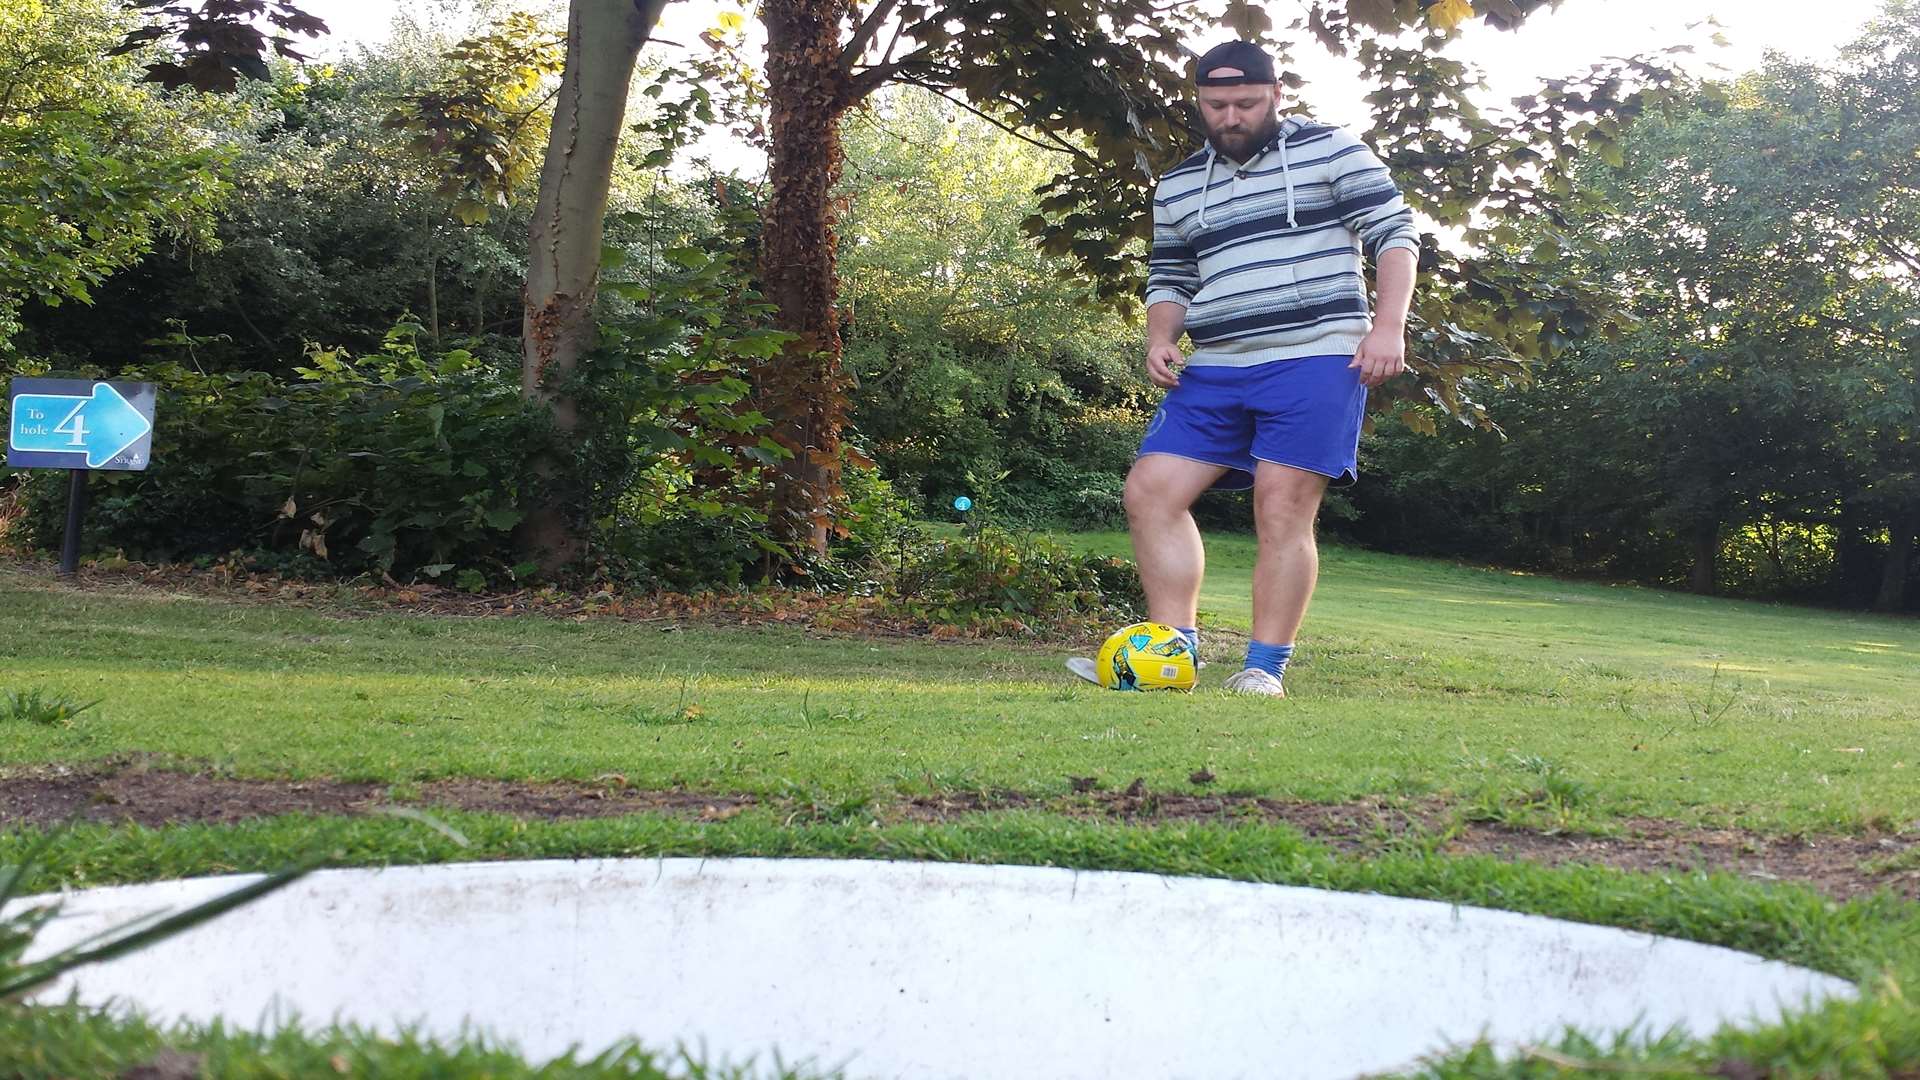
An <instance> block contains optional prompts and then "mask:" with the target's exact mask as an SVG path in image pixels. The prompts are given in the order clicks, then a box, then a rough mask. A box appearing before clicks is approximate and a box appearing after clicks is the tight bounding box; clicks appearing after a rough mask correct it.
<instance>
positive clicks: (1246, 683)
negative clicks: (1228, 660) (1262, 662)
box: [1225, 668, 1287, 697]
mask: <svg viewBox="0 0 1920 1080" xmlns="http://www.w3.org/2000/svg"><path fill="white" fill-rule="evenodd" d="M1225 689H1226V690H1227V691H1228V692H1229V693H1234V694H1258V695H1260V696H1262V697H1286V696H1287V691H1286V688H1285V687H1283V686H1281V685H1280V680H1279V679H1277V678H1275V677H1274V676H1273V674H1272V673H1271V672H1266V671H1262V670H1260V669H1259V668H1242V669H1240V670H1239V671H1236V672H1234V673H1233V674H1231V675H1229V676H1227V684H1226V686H1225Z"/></svg>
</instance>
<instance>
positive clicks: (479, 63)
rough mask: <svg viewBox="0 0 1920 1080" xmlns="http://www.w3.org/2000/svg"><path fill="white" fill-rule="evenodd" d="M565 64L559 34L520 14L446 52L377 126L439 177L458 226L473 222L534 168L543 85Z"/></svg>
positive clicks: (545, 98) (542, 129) (504, 200)
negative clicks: (430, 77) (430, 79)
mask: <svg viewBox="0 0 1920 1080" xmlns="http://www.w3.org/2000/svg"><path fill="white" fill-rule="evenodd" d="M565 65H566V38H565V36H564V35H563V34H559V33H556V32H555V31H554V30H552V29H550V28H548V27H545V26H542V25H541V23H540V20H538V19H536V18H534V17H533V16H532V15H529V14H527V13H525V12H519V11H516V12H512V13H510V14H508V15H506V16H505V17H503V18H502V19H500V20H499V21H498V22H496V23H495V24H494V25H493V26H492V27H490V28H489V29H488V30H487V32H486V33H484V34H479V35H476V36H474V37H471V38H468V39H466V40H464V41H462V42H460V43H459V44H458V45H456V46H454V47H453V49H451V50H449V51H448V53H447V54H446V56H445V58H444V59H443V61H442V63H441V65H440V72H439V74H438V76H437V78H436V79H435V81H434V83H433V84H432V85H431V86H428V87H426V88H425V89H423V90H420V91H418V92H416V93H413V94H410V95H408V96H406V97H405V98H403V99H402V100H401V102H400V103H399V104H398V105H396V106H395V107H394V109H393V111H392V112H391V113H389V114H388V115H387V117H386V118H385V120H384V121H383V123H384V126H386V127H389V128H396V129H400V130H404V131H407V132H409V133H411V146H412V148H413V151H414V153H415V154H417V155H418V156H419V157H420V158H421V159H422V160H424V161H428V162H431V163H433V164H434V165H435V166H436V169H435V171H436V172H437V173H438V174H439V177H440V183H439V188H438V191H439V194H440V195H441V197H443V198H445V199H448V200H451V201H452V203H453V215H454V217H456V218H458V219H459V221H460V223H461V224H463V225H478V224H480V223H482V222H484V221H486V220H487V217H488V215H489V214H490V213H492V212H493V211H494V210H495V209H496V208H504V207H506V206H507V205H508V200H509V196H510V195H511V194H512V193H514V192H515V191H517V190H519V189H520V188H521V187H522V186H523V185H525V184H526V183H527V182H528V181H529V180H530V179H531V178H532V177H533V175H534V174H535V172H536V171H537V170H538V168H539V165H540V160H541V156H542V155H543V153H544V152H545V150H546V144H545V139H544V136H545V135H546V133H547V131H548V129H549V128H551V127H552V121H551V119H550V118H549V116H548V114H547V108H546V106H547V104H548V102H549V101H550V100H551V95H550V94H548V93H547V92H546V91H547V84H548V82H549V81H550V80H551V79H552V78H554V77H555V76H558V75H559V74H560V72H561V70H562V69H563V68H564V67H565Z"/></svg>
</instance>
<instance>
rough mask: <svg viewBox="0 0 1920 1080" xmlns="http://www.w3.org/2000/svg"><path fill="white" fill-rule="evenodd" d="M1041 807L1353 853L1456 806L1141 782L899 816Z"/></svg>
mask: <svg viewBox="0 0 1920 1080" xmlns="http://www.w3.org/2000/svg"><path fill="white" fill-rule="evenodd" d="M1029 807H1033V808H1039V809H1044V810H1047V811H1050V812H1052V813H1057V814H1066V815H1068V816H1071V817H1082V818H1104V819H1111V820H1116V821H1125V822H1128V823H1130V824H1153V823H1157V822H1169V821H1216V822H1236V821H1255V822H1262V823H1266V824H1283V825H1291V826H1292V827H1294V828H1295V829H1298V830H1300V831H1301V832H1303V833H1305V834H1307V835H1308V836H1311V837H1313V838H1314V839H1316V840H1319V841H1321V842H1323V843H1326V844H1328V845H1329V846H1331V847H1333V848H1334V849H1335V850H1338V851H1342V852H1347V853H1365V852H1372V851H1378V850H1380V849H1381V848H1383V847H1386V846H1388V845H1389V844H1391V843H1393V842H1394V841H1396V840H1401V839H1405V838H1407V837H1411V836H1417V835H1429V834H1436V833H1439V832H1440V831H1442V830H1444V829H1445V828H1446V825H1447V822H1448V820H1449V817H1450V815H1449V812H1448V810H1447V806H1446V804H1445V803H1444V802H1443V801H1441V800H1439V799H1424V800H1420V801H1418V802H1409V803H1401V802H1390V801H1388V800H1385V799H1375V800H1360V801H1357V802H1349V803H1313V802H1297V801H1291V800H1286V799H1262V798H1255V797H1253V796H1248V795H1195V794H1191V793H1187V792H1179V791H1150V790H1148V789H1147V786H1146V783H1145V782H1144V781H1140V780H1136V781H1134V782H1133V783H1132V784H1129V785H1127V787H1125V788H1124V789H1122V790H1119V791H1094V790H1091V789H1088V790H1083V791H1079V792H1076V793H1075V794H1073V795H1070V796H1065V797H1062V798H1058V799H1052V800H1037V799H1034V798H1032V797H1030V796H1027V795H1023V794H1021V793H1020V792H1017V791H999V792H991V793H978V792H955V793H951V794H942V795H938V796H922V797H919V798H915V799H911V800H909V801H907V802H906V803H905V804H903V805H902V806H901V807H899V808H898V810H897V812H896V816H898V817H900V818H903V819H905V820H909V821H927V822H934V821H947V820H951V819H953V818H955V817H959V816H961V815H963V814H977V813H983V812H986V811H992V810H1016V809H1022V808H1029Z"/></svg>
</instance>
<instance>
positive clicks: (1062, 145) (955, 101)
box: [900, 76, 1100, 167]
mask: <svg viewBox="0 0 1920 1080" xmlns="http://www.w3.org/2000/svg"><path fill="white" fill-rule="evenodd" d="M900 81H901V82H903V83H907V84H910V85H912V86H918V87H920V88H921V89H923V90H927V91H929V92H931V93H933V94H934V95H936V96H938V97H939V98H940V99H941V100H943V101H946V102H948V103H949V104H952V105H955V106H958V107H959V108H962V109H965V110H966V111H967V112H970V113H972V114H973V115H975V116H977V117H979V118H980V119H982V120H985V121H986V122H987V123H989V124H992V125H993V126H994V127H997V128H999V129H1000V130H1001V131H1004V132H1006V133H1007V134H1009V135H1011V136H1013V137H1014V138H1016V139H1019V140H1020V141H1021V142H1024V143H1028V144H1030V145H1033V146H1036V147H1039V148H1040V149H1042V150H1046V151H1048V152H1050V153H1055V154H1069V155H1072V156H1073V157H1077V158H1079V159H1080V160H1082V161H1084V162H1086V163H1087V164H1089V165H1093V166H1096V167H1097V166H1099V165H1100V160H1099V159H1098V158H1096V157H1094V156H1093V155H1092V154H1089V153H1087V152H1086V151H1085V150H1082V149H1080V148H1079V147H1077V146H1075V145H1073V144H1072V143H1070V142H1067V141H1065V140H1063V139H1061V138H1060V137H1059V136H1057V135H1054V134H1053V133H1052V132H1045V134H1046V135H1047V136H1048V137H1049V138H1051V139H1053V140H1054V141H1053V142H1051V143H1045V142H1041V141H1040V140H1038V139H1036V138H1034V137H1033V136H1031V135H1029V134H1027V133H1026V132H1024V131H1021V130H1020V129H1019V128H1016V127H1014V126H1012V125H1010V124H1008V123H1006V122H1005V121H1003V120H1001V119H1000V118H999V117H996V116H994V115H993V114H991V113H988V112H985V111H982V110H981V109H978V108H975V107H974V105H973V103H971V102H969V101H967V100H966V99H964V98H957V97H954V96H953V95H952V94H950V93H948V92H947V90H946V88H945V87H942V86H938V85H936V84H934V83H931V82H924V81H922V80H920V79H916V78H913V77H911V76H902V77H901V79H900Z"/></svg>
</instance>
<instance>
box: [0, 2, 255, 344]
mask: <svg viewBox="0 0 1920 1080" xmlns="http://www.w3.org/2000/svg"><path fill="white" fill-rule="evenodd" d="M127 27H128V20H127V19H125V18H124V17H123V16H121V15H120V14H118V13H116V12H112V11H109V10H107V9H106V8H105V6H104V5H103V4H101V3H99V2H97V0H22V2H18V3H9V4H7V5H5V6H4V7H0V162H4V163H5V164H4V167H0V351H4V350H5V349H6V348H7V346H8V343H9V341H10V340H11V339H12V336H13V334H14V332H15V331H16V330H17V329H18V325H17V322H16V315H17V312H18V310H19V305H20V304H21V303H22V302H24V301H28V300H33V301H38V302H39V303H41V304H46V305H58V304H61V303H64V302H68V301H79V302H83V303H84V302H87V301H88V300H89V299H90V298H91V296H92V290H93V289H94V288H96V287H98V286H99V284H100V283H101V282H102V281H104V280H106V278H107V277H108V276H109V275H111V274H113V273H114V272H116V271H119V270H121V269H123V268H125V267H127V266H129V265H131V264H132V263H134V262H135V261H137V260H138V259H139V258H141V257H142V256H143V255H145V254H146V253H147V252H148V251H150V250H151V249H152V248H153V246H154V244H155V243H156V242H157V241H159V240H160V239H162V238H164V237H167V236H170V235H171V236H188V235H193V236H199V237H201V238H202V239H204V238H205V237H206V235H207V232H208V226H209V223H210V212H211V210H212V208H213V206H214V205H215V204H216V203H217V202H218V201H219V199H220V197H221V194H222V193H223V191H224V190H225V185H224V181H223V180H222V179H221V178H220V176H219V171H220V170H219V168H218V166H219V165H220V163H221V161H222V154H221V153H219V152H218V151H215V150H210V149H208V148H206V147H205V146H203V145H200V144H198V143H197V142H196V140H195V139H194V138H193V133H192V128H193V126H194V125H193V123H192V117H191V115H190V112H189V106H186V105H178V104H173V103H169V102H166V101H163V100H161V99H160V98H159V96H158V95H157V94H155V93H152V92H150V91H149V90H148V89H147V88H144V87H141V86H140V85H138V83H136V82H135V80H134V77H133V75H134V70H135V69H134V67H133V65H132V63H131V62H130V61H125V60H120V59H116V58H112V57H108V56H105V55H104V54H105V53H106V52H107V51H108V50H109V48H110V47H111V46H112V45H113V44H114V42H116V41H118V40H119V39H120V38H121V36H122V35H123V34H124V33H125V32H126V30H127Z"/></svg>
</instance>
